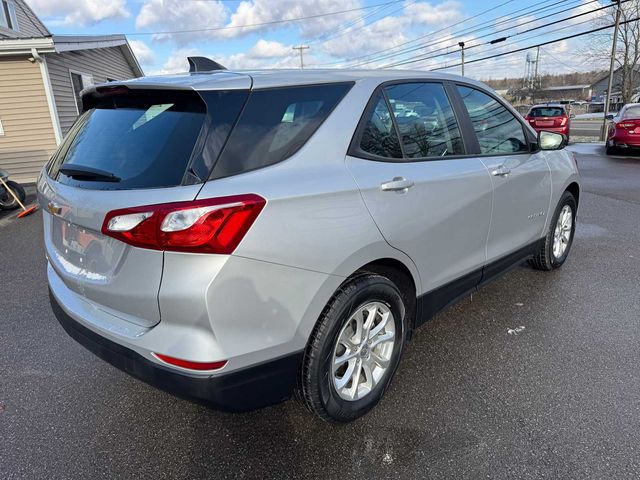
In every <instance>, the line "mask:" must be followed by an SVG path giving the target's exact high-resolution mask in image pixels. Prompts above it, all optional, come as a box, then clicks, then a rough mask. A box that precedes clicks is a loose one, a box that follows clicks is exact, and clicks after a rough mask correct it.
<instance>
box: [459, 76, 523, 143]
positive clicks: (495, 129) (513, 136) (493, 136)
mask: <svg viewBox="0 0 640 480" xmlns="http://www.w3.org/2000/svg"><path fill="white" fill-rule="evenodd" d="M458 91H459V92H460V95H461V96H462V100H463V101H464V105H465V107H466V108H467V111H468V112H469V116H470V117H471V122H472V123H473V129H474V130H475V132H476V136H477V137H478V141H479V142H480V152H481V153H484V154H500V153H517V152H526V151H528V150H529V148H528V146H527V141H526V137H525V135H524V130H523V127H522V124H521V123H520V122H519V121H518V120H517V119H516V117H514V116H513V114H512V113H511V112H509V110H507V109H506V108H505V107H504V105H502V104H501V103H500V102H498V101H496V100H494V99H493V98H492V97H490V96H489V95H487V94H486V93H482V92H481V91H479V90H476V89H474V88H469V87H463V86H458Z"/></svg>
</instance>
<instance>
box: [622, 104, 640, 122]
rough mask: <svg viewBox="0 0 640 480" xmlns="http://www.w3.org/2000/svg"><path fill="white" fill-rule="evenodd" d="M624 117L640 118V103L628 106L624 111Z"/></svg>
mask: <svg viewBox="0 0 640 480" xmlns="http://www.w3.org/2000/svg"><path fill="white" fill-rule="evenodd" d="M624 118H639V119H640V105H637V106H633V107H629V108H627V109H626V110H625V111H624Z"/></svg>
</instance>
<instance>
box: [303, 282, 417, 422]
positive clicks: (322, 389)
mask: <svg viewBox="0 0 640 480" xmlns="http://www.w3.org/2000/svg"><path fill="white" fill-rule="evenodd" d="M374 301H375V302H380V303H382V304H384V305H386V306H387V307H388V308H389V310H390V311H391V313H392V315H393V321H394V326H395V339H394V344H393V350H392V353H391V355H390V359H389V366H388V367H387V370H386V371H384V373H383V375H382V376H381V377H380V380H379V381H378V383H377V384H376V385H375V386H374V387H373V388H372V389H371V390H370V392H369V393H368V394H366V395H365V396H364V397H362V398H360V399H358V400H345V399H344V398H342V397H341V396H340V395H339V394H338V391H337V390H336V387H335V386H334V382H333V378H332V372H331V363H332V361H333V354H334V349H335V348H336V343H337V342H338V336H339V335H340V332H341V331H342V329H343V327H345V325H346V324H347V322H348V321H349V319H350V318H351V316H352V314H353V313H354V312H356V311H357V310H358V309H359V308H360V307H362V306H363V305H366V304H367V303H370V302H374ZM405 317H406V308H405V305H404V302H403V301H402V295H401V293H400V291H399V290H398V287H396V285H395V284H394V283H392V282H391V281H390V280H389V279H388V278H386V277H383V276H381V275H377V274H368V273H367V274H363V275H362V276H358V277H355V278H353V279H352V280H349V281H347V282H346V283H345V284H343V285H342V287H340V289H339V290H338V291H337V292H336V293H335V294H334V296H333V297H332V298H331V300H330V301H329V303H328V304H327V306H326V307H325V309H324V310H323V312H322V314H321V315H320V318H319V320H318V323H317V324H316V326H315V328H314V330H313V332H312V334H311V337H310V339H309V342H308V344H307V348H306V351H305V355H304V359H303V362H302V366H301V372H300V376H299V381H298V392H297V394H298V399H299V400H300V401H301V402H302V403H303V404H304V405H305V406H306V407H307V408H308V409H309V410H310V411H311V412H312V413H314V414H316V415H317V416H318V417H320V418H321V419H322V420H325V421H327V422H340V423H345V422H350V421H353V420H355V419H357V418H359V417H361V416H363V415H364V414H366V413H367V412H368V411H369V410H371V409H372V408H373V407H374V406H375V405H376V404H377V403H378V402H379V401H380V399H381V398H382V396H383V394H384V392H385V390H386V388H387V387H388V385H389V383H390V382H391V379H392V378H393V374H394V373H395V370H396V368H397V367H398V363H399V362H400V356H401V354H402V349H403V346H404V340H405V335H406V331H407V329H406V325H405V323H406V320H405Z"/></svg>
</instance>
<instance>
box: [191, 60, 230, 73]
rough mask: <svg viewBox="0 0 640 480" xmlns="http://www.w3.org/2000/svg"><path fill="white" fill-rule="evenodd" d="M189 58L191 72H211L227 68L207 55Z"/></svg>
mask: <svg viewBox="0 0 640 480" xmlns="http://www.w3.org/2000/svg"><path fill="white" fill-rule="evenodd" d="M187 60H189V73H198V72H211V71H213V70H226V68H225V67H223V66H222V65H220V64H219V63H218V62H214V61H213V60H211V59H210V58H207V57H187Z"/></svg>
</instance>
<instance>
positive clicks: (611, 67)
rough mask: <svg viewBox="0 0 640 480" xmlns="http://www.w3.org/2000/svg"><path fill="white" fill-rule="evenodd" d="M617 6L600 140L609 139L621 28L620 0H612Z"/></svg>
mask: <svg viewBox="0 0 640 480" xmlns="http://www.w3.org/2000/svg"><path fill="white" fill-rule="evenodd" d="M611 1H612V2H615V3H616V4H617V6H616V26H615V28H614V29H613V45H612V46H611V63H610V64H609V86H608V87H607V95H606V98H605V101H604V113H603V115H604V118H603V119H602V130H601V132H600V140H602V141H605V140H606V139H607V114H608V113H609V103H610V102H611V89H612V88H613V72H614V70H615V64H616V43H617V42H618V29H619V28H620V14H621V13H622V10H621V8H620V0H611Z"/></svg>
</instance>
